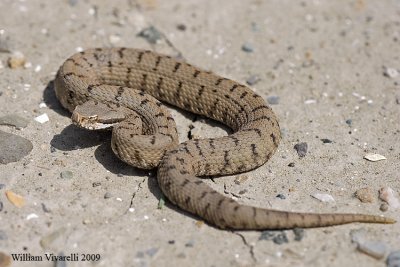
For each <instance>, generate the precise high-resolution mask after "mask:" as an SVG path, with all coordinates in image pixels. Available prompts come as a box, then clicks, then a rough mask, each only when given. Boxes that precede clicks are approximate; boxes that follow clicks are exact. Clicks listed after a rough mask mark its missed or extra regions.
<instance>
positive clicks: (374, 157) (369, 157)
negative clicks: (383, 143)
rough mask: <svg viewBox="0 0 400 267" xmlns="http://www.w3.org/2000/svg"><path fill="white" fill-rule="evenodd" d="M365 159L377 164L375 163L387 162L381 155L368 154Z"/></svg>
mask: <svg viewBox="0 0 400 267" xmlns="http://www.w3.org/2000/svg"><path fill="white" fill-rule="evenodd" d="M364 159H366V160H369V161H372V162H375V161H380V160H385V159H386V158H385V157H384V156H382V155H379V154H373V153H368V154H367V155H365V156H364Z"/></svg>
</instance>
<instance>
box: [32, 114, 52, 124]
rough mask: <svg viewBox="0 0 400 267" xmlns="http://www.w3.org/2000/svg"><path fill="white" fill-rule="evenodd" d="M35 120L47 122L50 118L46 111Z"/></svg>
mask: <svg viewBox="0 0 400 267" xmlns="http://www.w3.org/2000/svg"><path fill="white" fill-rule="evenodd" d="M34 120H35V121H37V122H39V123H45V122H48V121H49V120H50V119H49V116H47V114H46V113H43V114H42V115H39V116H37V117H36V118H35V119H34Z"/></svg>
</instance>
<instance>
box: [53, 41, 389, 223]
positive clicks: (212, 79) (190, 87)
mask: <svg viewBox="0 0 400 267" xmlns="http://www.w3.org/2000/svg"><path fill="white" fill-rule="evenodd" d="M55 91H56V95H57V97H58V99H59V100H60V102H61V104H62V105H63V106H64V107H65V108H67V109H68V110H69V111H71V112H73V115H72V118H73V121H74V123H76V124H78V125H80V126H81V127H84V128H88V129H102V128H109V127H110V128H111V127H112V129H113V135H112V149H113V151H114V153H115V154H116V155H117V156H118V157H119V158H120V159H121V160H123V161H125V162H127V163H128V164H131V165H133V166H136V167H139V168H147V169H150V168H155V167H157V166H158V183H159V186H160V188H161V190H162V192H163V193H164V194H165V196H166V197H167V198H168V199H169V200H170V201H171V202H172V203H174V204H176V205H177V206H179V207H180V208H182V209H184V210H186V211H189V212H191V213H194V214H197V215H199V216H200V217H202V218H203V219H204V220H205V221H207V222H209V223H210V224H213V225H216V226H218V227H220V228H231V229H285V228H294V227H321V226H329V225H338V224H345V223H351V222H368V223H394V222H395V221H394V220H392V219H390V218H385V217H381V216H374V215H362V214H315V213H296V212H286V211H278V210H271V209H264V208H256V207H252V206H245V205H241V204H238V203H237V202H236V201H235V200H233V199H231V198H229V197H226V196H223V195H222V194H220V193H218V192H217V191H215V190H214V189H212V188H211V187H209V186H208V185H206V183H204V182H203V181H202V180H201V179H200V178H198V177H196V176H206V175H227V174H234V173H239V172H245V171H249V170H252V169H254V168H256V167H259V166H261V165H262V164H264V163H265V162H266V161H267V160H268V159H269V158H270V157H271V156H272V154H273V153H274V152H275V150H276V149H277V147H278V144H279V141H280V139H281V135H280V129H279V124H278V121H277V118H276V116H275V114H274V113H273V111H272V110H271V108H270V107H268V106H267V105H266V103H265V101H264V100H263V98H262V97H260V96H259V95H258V94H256V93H254V92H253V91H252V90H251V89H250V88H248V87H246V86H244V85H242V84H240V83H237V82H235V81H232V80H229V79H226V78H222V77H220V76H218V75H216V74H214V73H212V72H208V71H204V70H201V69H199V68H197V67H194V66H192V65H190V64H187V63H184V62H181V61H177V60H175V59H173V58H171V57H169V56H166V55H160V54H157V53H154V52H151V51H145V50H138V49H129V48H97V49H89V50H86V51H83V52H80V53H77V54H75V55H73V56H72V57H70V58H69V59H67V60H66V61H65V62H64V64H63V65H62V66H61V67H60V69H59V71H58V73H57V77H56V79H55ZM150 95H151V96H150ZM152 96H153V97H155V98H157V99H159V100H161V101H164V102H167V103H169V104H172V105H175V106H177V107H179V108H182V109H185V110H188V111H190V112H193V113H196V114H201V115H204V116H206V117H209V118H212V119H214V120H217V121H220V122H222V123H224V124H226V125H227V126H229V127H230V128H231V129H232V130H233V132H234V133H233V134H231V135H228V136H224V137H220V138H213V139H200V140H197V139H196V140H189V141H187V142H184V143H182V144H179V145H178V135H177V131H176V125H175V122H174V120H173V119H172V117H171V115H170V113H169V111H168V110H167V109H166V108H165V107H163V106H162V105H161V103H160V102H159V101H158V100H156V99H155V98H153V97H152Z"/></svg>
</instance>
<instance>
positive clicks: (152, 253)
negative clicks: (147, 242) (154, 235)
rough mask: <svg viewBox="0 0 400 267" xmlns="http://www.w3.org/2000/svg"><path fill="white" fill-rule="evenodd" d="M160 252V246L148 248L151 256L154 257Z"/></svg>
mask: <svg viewBox="0 0 400 267" xmlns="http://www.w3.org/2000/svg"><path fill="white" fill-rule="evenodd" d="M157 252H158V248H149V249H148V250H146V254H147V255H148V256H150V257H153V256H154V255H156V253H157Z"/></svg>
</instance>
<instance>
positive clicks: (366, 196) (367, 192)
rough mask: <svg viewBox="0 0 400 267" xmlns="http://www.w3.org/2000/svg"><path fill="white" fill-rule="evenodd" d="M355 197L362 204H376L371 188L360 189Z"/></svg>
mask: <svg viewBox="0 0 400 267" xmlns="http://www.w3.org/2000/svg"><path fill="white" fill-rule="evenodd" d="M355 196H356V197H357V198H358V199H359V200H360V201H361V202H362V203H372V202H374V192H373V191H372V189H371V188H369V187H364V188H361V189H358V190H357V191H356V193H355Z"/></svg>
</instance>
